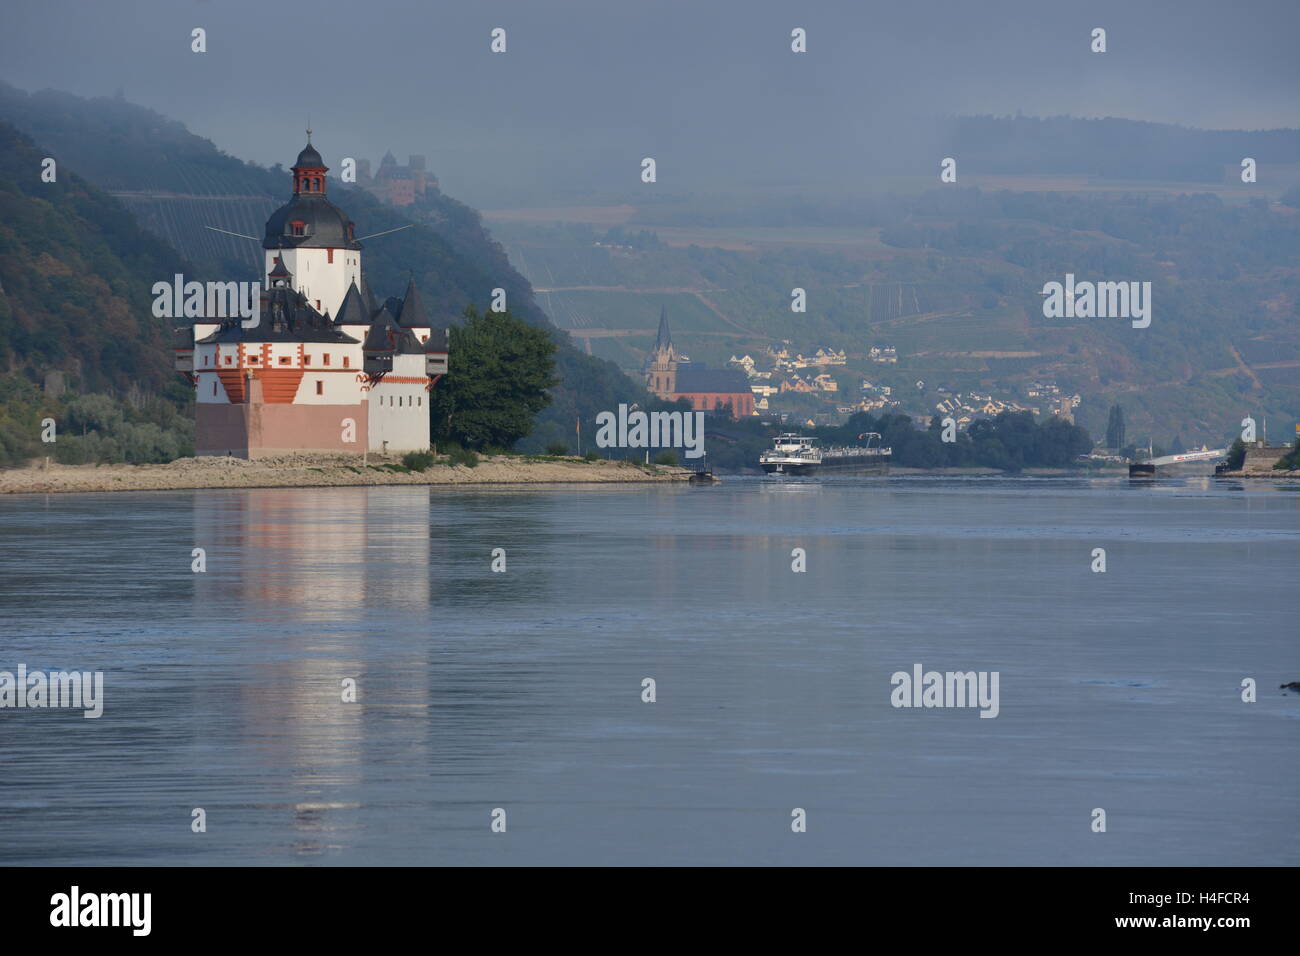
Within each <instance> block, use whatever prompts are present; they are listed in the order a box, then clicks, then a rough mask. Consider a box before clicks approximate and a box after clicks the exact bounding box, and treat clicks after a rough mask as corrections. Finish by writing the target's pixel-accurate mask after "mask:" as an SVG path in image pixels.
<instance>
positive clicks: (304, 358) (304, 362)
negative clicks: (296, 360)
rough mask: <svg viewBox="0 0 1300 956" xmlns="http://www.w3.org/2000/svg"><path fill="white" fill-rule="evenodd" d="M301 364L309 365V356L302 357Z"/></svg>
mask: <svg viewBox="0 0 1300 956" xmlns="http://www.w3.org/2000/svg"><path fill="white" fill-rule="evenodd" d="M302 364H303V365H310V364H311V356H310V355H304V356H303V357H302Z"/></svg>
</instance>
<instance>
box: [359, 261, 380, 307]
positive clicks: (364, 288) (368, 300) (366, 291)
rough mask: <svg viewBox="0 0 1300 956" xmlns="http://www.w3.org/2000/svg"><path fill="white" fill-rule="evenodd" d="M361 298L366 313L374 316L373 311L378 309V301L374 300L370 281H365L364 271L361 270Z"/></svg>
mask: <svg viewBox="0 0 1300 956" xmlns="http://www.w3.org/2000/svg"><path fill="white" fill-rule="evenodd" d="M361 300H362V302H364V303H365V306H366V314H367V315H369V316H370V317H371V318H374V316H375V313H376V312H378V311H379V303H378V302H376V301H375V294H374V293H373V292H371V291H370V283H368V282H367V281H366V272H365V270H364V269H362V270H361Z"/></svg>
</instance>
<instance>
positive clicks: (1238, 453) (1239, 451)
mask: <svg viewBox="0 0 1300 956" xmlns="http://www.w3.org/2000/svg"><path fill="white" fill-rule="evenodd" d="M1227 461H1228V469H1229V470H1230V471H1240V470H1241V466H1242V465H1244V464H1245V463H1246V443H1245V442H1244V441H1242V440H1241V439H1240V438H1237V439H1236V440H1234V441H1233V443H1232V445H1231V446H1230V447H1229V448H1228V459H1227Z"/></svg>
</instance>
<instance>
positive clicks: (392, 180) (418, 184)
mask: <svg viewBox="0 0 1300 956" xmlns="http://www.w3.org/2000/svg"><path fill="white" fill-rule="evenodd" d="M357 185H359V186H363V187H365V188H366V189H368V190H370V191H371V192H372V193H374V194H375V195H376V196H378V197H379V198H380V199H382V200H383V201H384V202H386V203H388V204H389V205H390V206H409V205H411V203H413V202H415V201H416V200H417V199H423V198H424V195H425V193H426V192H427V191H428V190H430V189H432V190H433V191H434V192H437V191H438V177H437V176H435V175H433V174H432V173H431V172H429V171H428V169H426V168H425V160H424V157H423V156H417V155H414V154H412V156H411V159H410V161H409V162H408V163H407V165H405V166H400V165H398V162H397V157H396V156H394V155H393V153H392V151H391V150H390V151H389V152H387V153H384V158H383V159H382V160H380V161H379V170H378V171H377V172H376V173H375V175H374V176H373V177H372V176H371V175H370V160H368V159H362V160H358V162H357Z"/></svg>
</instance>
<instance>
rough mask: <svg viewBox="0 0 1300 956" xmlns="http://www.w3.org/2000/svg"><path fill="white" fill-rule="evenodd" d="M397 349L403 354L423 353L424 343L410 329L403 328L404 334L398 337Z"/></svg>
mask: <svg viewBox="0 0 1300 956" xmlns="http://www.w3.org/2000/svg"><path fill="white" fill-rule="evenodd" d="M397 351H398V352H399V353H400V354H401V355H423V354H424V343H423V342H421V341H420V340H419V339H417V338H416V337H415V333H414V332H412V331H411V330H410V329H402V334H401V335H400V336H399V337H398V339H397Z"/></svg>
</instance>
